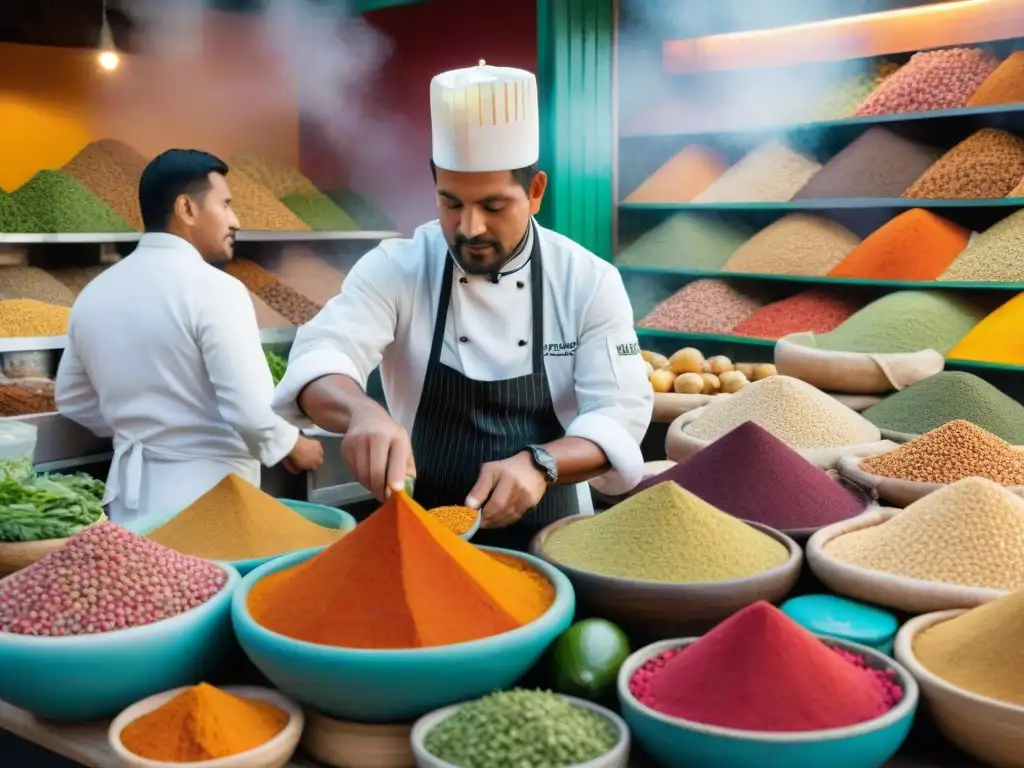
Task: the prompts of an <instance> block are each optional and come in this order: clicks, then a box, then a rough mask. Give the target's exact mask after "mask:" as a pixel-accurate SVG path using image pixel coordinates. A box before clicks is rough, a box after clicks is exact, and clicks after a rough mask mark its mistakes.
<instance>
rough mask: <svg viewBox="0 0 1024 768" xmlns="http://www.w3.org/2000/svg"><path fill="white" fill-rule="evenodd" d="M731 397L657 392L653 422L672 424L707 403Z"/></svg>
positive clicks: (655, 394) (725, 395)
mask: <svg viewBox="0 0 1024 768" xmlns="http://www.w3.org/2000/svg"><path fill="white" fill-rule="evenodd" d="M723 397H730V395H727V394H722V395H680V394H678V393H677V392H655V393H654V413H653V414H652V416H651V422H652V423H654V424H671V423H672V422H673V421H675V420H676V419H677V418H679V416H681V415H682V414H684V413H689V412H690V411H695V410H696V409H698V408H703V407H704V406H705V405H711V402H712V401H714V400H718V399H719V398H723Z"/></svg>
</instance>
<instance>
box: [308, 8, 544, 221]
mask: <svg viewBox="0 0 1024 768" xmlns="http://www.w3.org/2000/svg"><path fill="white" fill-rule="evenodd" d="M365 18H366V20H367V21H368V22H369V23H370V24H371V25H372V26H373V27H374V28H376V29H377V30H379V31H380V32H381V33H382V34H383V35H385V36H387V37H388V38H390V39H391V41H392V43H393V48H392V52H391V56H390V58H389V59H388V61H387V62H386V63H385V65H384V67H383V69H382V71H381V73H380V77H379V80H378V81H377V82H376V83H374V84H373V88H372V93H371V94H369V95H368V97H367V98H366V99H363V100H362V101H361V102H360V104H359V105H358V107H357V108H358V109H359V110H360V112H361V113H362V114H360V116H359V130H358V132H357V136H356V137H354V138H353V139H351V140H348V141H346V142H339V141H338V140H337V139H336V137H332V136H331V135H330V129H329V126H324V125H316V124H312V123H311V122H310V121H305V120H304V121H302V122H301V123H300V134H299V135H300V153H301V157H302V170H303V172H304V173H305V174H306V175H307V176H309V178H311V179H312V180H313V182H314V183H316V184H317V186H318V187H320V188H321V189H335V188H339V187H344V186H349V187H351V188H352V189H354V190H356V191H357V192H359V193H360V194H362V195H364V196H366V197H367V198H369V199H370V200H371V201H373V202H374V203H375V204H376V205H377V206H378V207H379V208H380V209H381V210H382V211H384V213H386V214H387V215H388V216H389V217H390V218H391V219H392V220H393V221H394V222H395V223H396V225H398V227H399V228H400V229H402V230H403V231H405V232H410V231H411V230H412V229H413V228H414V227H415V226H417V225H418V224H421V223H423V222H424V221H429V220H430V219H433V218H436V215H437V214H436V208H435V203H434V197H433V194H432V193H431V188H432V181H431V178H430V166H429V159H430V99H429V93H430V80H431V78H432V77H433V76H434V75H436V74H437V73H439V72H443V71H445V70H448V69H456V68H459V67H466V66H472V65H473V64H475V63H476V62H477V61H478V60H479V59H485V60H486V61H487V62H488V63H489V64H495V65H498V66H507V67H521V68H523V69H528V70H530V71H531V72H536V70H537V2H536V0H505V1H504V2H502V3H500V4H493V3H488V2H480V0H427V1H426V2H422V3H416V4H413V5H405V6H398V7H396V8H391V9H388V10H384V11H375V12H372V13H368V14H366V16H365ZM342 143H343V144H345V146H339V144H342ZM355 145H358V146H355Z"/></svg>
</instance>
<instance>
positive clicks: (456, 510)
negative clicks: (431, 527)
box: [427, 506, 479, 535]
mask: <svg viewBox="0 0 1024 768" xmlns="http://www.w3.org/2000/svg"><path fill="white" fill-rule="evenodd" d="M427 514H428V515H430V516H431V517H432V518H434V519H435V520H437V522H439V523H441V525H443V526H444V527H445V528H447V529H448V530H449V531H451V532H452V533H454V534H458V535H461V534H463V533H465V532H466V531H468V530H469V529H470V528H472V527H473V525H474V523H476V518H477V515H479V512H477V510H475V509H471V508H469V507H455V506H451V507H435V508H434V509H431V510H430V511H429V512H427Z"/></svg>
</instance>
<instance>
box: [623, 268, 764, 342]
mask: <svg viewBox="0 0 1024 768" xmlns="http://www.w3.org/2000/svg"><path fill="white" fill-rule="evenodd" d="M760 306H761V302H759V301H758V300H757V299H755V298H754V297H752V296H749V295H747V294H745V293H743V292H741V291H739V290H738V289H736V288H734V287H733V286H731V285H729V284H728V283H726V282H725V281H723V280H695V281H694V282H692V283H690V284H689V285H687V286H686V287H684V288H681V289H680V290H678V291H676V292H675V293H674V294H673V295H672V296H670V297H669V298H667V299H665V301H663V302H661V303H660V304H659V305H658V306H656V307H655V308H654V309H653V310H652V311H651V312H650V313H649V314H648V315H647V316H646V317H644V318H643V319H642V320H641V321H640V322H639V323H637V324H638V325H640V326H641V327H644V328H658V329H660V330H665V331H679V332H681V333H728V332H729V331H731V330H732V329H733V328H735V327H736V326H737V325H738V324H739V323H741V322H742V321H743V320H746V319H747V318H748V317H750V316H751V315H752V314H754V312H755V311H757V309H758V308H759V307H760Z"/></svg>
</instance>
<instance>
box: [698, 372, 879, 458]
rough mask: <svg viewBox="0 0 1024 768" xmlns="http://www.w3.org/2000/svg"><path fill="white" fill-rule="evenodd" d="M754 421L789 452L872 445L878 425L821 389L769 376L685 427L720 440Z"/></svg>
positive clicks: (706, 438) (716, 404) (705, 412)
mask: <svg viewBox="0 0 1024 768" xmlns="http://www.w3.org/2000/svg"><path fill="white" fill-rule="evenodd" d="M748 421H752V422H754V423H755V424H757V425H758V426H760V427H762V428H763V429H766V430H768V431H769V432H771V433H772V434H773V435H775V437H777V438H778V439H779V440H781V441H782V442H784V443H785V444H786V445H788V446H790V447H791V448H834V447H838V446H844V445H859V444H862V443H874V442H877V441H878V440H879V439H880V438H881V434H880V433H879V431H878V427H876V426H875V425H874V424H872V423H871V422H870V421H867V420H866V419H865V418H864V417H862V416H861V415H860V414H859V413H857V412H856V411H853V410H851V409H849V408H847V407H846V406H845V405H843V404H842V403H840V402H839V401H838V400H836V399H835V398H834V397H831V396H830V395H827V394H825V393H824V392H822V391H821V390H820V389H817V388H816V387H812V386H811V385H810V384H808V383H807V382H804V381H800V380H799V379H794V378H792V377H790V376H770V377H768V378H767V379H761V380H760V381H755V382H753V383H752V384H748V385H747V386H745V387H743V389H741V390H740V391H739V392H737V393H736V394H734V395H732V396H731V397H729V398H727V399H723V400H719V401H716V402H715V403H713V404H712V405H710V406H708V408H707V410H706V411H704V413H702V414H701V415H700V416H699V417H698V418H697V419H696V420H694V421H692V422H690V423H689V424H687V425H686V426H685V427H684V428H683V432H685V433H686V434H687V435H689V436H690V437H695V438H697V439H698V440H708V441H711V440H717V439H718V438H720V437H723V436H724V435H726V434H728V433H729V432H731V431H732V430H734V429H736V427H738V426H740V425H741V424H743V423H745V422H748Z"/></svg>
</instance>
